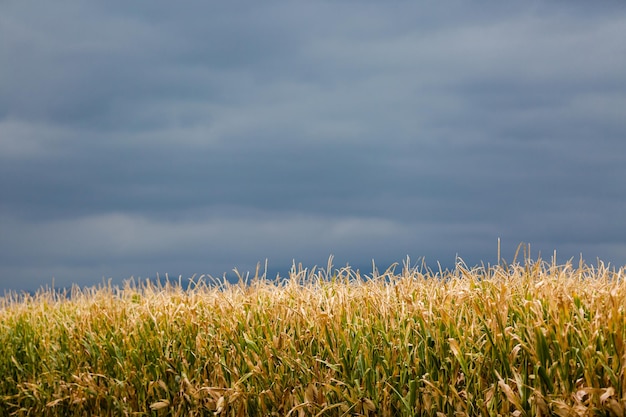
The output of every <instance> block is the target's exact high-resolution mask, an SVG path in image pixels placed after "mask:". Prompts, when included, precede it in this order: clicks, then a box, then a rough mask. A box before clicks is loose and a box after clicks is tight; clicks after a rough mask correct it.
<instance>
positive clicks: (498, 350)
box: [0, 256, 626, 417]
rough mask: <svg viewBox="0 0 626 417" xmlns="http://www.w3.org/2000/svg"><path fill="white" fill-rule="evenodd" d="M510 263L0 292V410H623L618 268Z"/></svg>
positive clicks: (623, 319)
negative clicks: (232, 281) (0, 377)
mask: <svg viewBox="0 0 626 417" xmlns="http://www.w3.org/2000/svg"><path fill="white" fill-rule="evenodd" d="M516 258H517V256H516ZM524 258H525V259H524V260H523V261H521V262H517V261H515V260H514V261H513V262H512V263H510V264H508V263H506V262H504V261H501V260H500V258H499V256H498V259H499V264H498V265H495V266H491V265H487V266H484V265H482V266H476V267H471V268H470V267H467V266H465V265H464V264H463V263H462V262H459V263H458V265H457V266H456V268H455V269H453V270H445V271H442V270H439V271H436V272H434V271H432V270H430V269H427V268H424V267H422V268H417V267H412V266H411V265H410V262H409V260H408V259H407V261H406V262H405V263H404V264H402V265H398V264H394V265H392V266H391V267H390V268H388V269H387V270H385V271H377V270H376V268H374V269H373V273H372V274H369V275H363V274H361V273H360V272H359V271H356V270H353V269H351V268H350V267H348V266H346V267H344V268H333V267H332V264H331V260H329V265H328V267H327V268H325V269H324V268H321V269H318V268H311V269H307V268H304V267H302V266H301V265H295V264H294V267H293V268H292V270H291V272H290V273H289V276H287V277H284V278H281V277H277V278H276V279H268V278H267V277H266V274H265V273H264V272H263V270H262V269H261V268H258V269H257V271H256V273H255V274H254V275H253V276H252V277H250V276H241V277H240V278H241V279H240V281H239V282H238V283H231V282H228V281H226V280H210V279H199V280H196V281H194V282H192V283H191V285H189V286H185V287H184V288H183V285H181V284H180V283H176V282H171V281H167V282H165V283H160V282H156V283H155V282H150V281H141V282H134V281H127V282H126V283H125V284H124V285H123V286H119V287H118V286H112V285H110V284H108V285H107V284H106V283H103V284H102V285H100V286H97V287H87V288H79V287H74V288H72V289H71V290H69V291H55V290H53V289H42V290H40V291H38V292H37V293H36V294H16V293H13V294H7V295H5V296H4V297H2V298H0V323H1V325H0V375H2V379H0V416H10V415H15V416H26V415H33V414H36V415H45V416H83V415H92V414H97V415H111V416H113V415H115V416H117V415H127V416H183V415H197V416H271V415H274V416H298V417H301V416H434V417H443V416H454V417H457V416H459V417H460V416H488V415H502V416H505V415H513V416H553V415H554V416H622V415H624V412H625V410H626V345H625V340H626V283H625V281H624V278H625V274H626V269H625V267H619V268H616V267H610V266H609V265H605V264H604V263H602V262H601V261H598V262H597V264H596V265H589V264H586V263H585V262H583V261H582V259H581V260H580V262H578V263H576V264H575V263H573V262H572V261H571V260H570V261H567V262H566V263H564V264H557V263H556V258H553V260H552V262H547V261H544V260H542V259H541V258H538V259H536V260H533V259H530V258H526V256H524Z"/></svg>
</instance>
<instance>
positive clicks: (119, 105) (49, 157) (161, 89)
mask: <svg viewBox="0 0 626 417" xmlns="http://www.w3.org/2000/svg"><path fill="white" fill-rule="evenodd" d="M624 39H626V3H624V2H622V1H604V2H584V1H567V2H566V1H550V2H548V1H545V2H544V1H527V2H499V1H485V2H481V3H480V4H478V3H476V2H466V1H449V2H435V1H401V0H397V1H367V0H364V1H348V0H346V1H342V0H339V1H322V0H319V1H317V0H316V1H273V0H268V1H251V0H234V1H228V2H222V1H189V2H184V3H176V4H173V3H172V2H168V1H164V0H154V1H150V2H127V1H118V0H111V1H106V2H79V1H67V0H59V1H55V2H32V1H12V0H8V1H3V2H1V3H0V63H1V64H0V293H1V292H2V291H33V290H36V289H38V288H40V287H42V286H48V285H51V284H52V283H54V285H55V287H64V286H71V285H73V284H76V285H79V286H92V285H98V284H101V283H103V282H105V281H106V280H109V279H110V280H111V281H112V282H113V283H114V284H117V283H121V282H123V281H124V280H126V279H128V278H130V277H134V278H135V279H145V278H153V277H156V275H157V274H159V276H165V274H167V275H168V276H169V277H170V278H171V277H179V276H180V277H181V278H182V279H183V280H186V279H188V278H189V277H192V276H194V275H195V276H196V277H198V276H200V275H203V274H206V275H210V276H213V277H222V276H224V274H231V272H232V270H233V269H234V268H236V269H237V270H238V271H240V272H245V271H254V269H255V266H256V265H257V264H258V263H261V265H262V266H263V268H264V264H265V262H266V260H267V264H268V271H269V273H268V274H271V275H272V276H270V278H273V276H274V275H275V274H280V275H281V276H284V275H286V274H287V273H288V271H289V269H290V267H291V266H292V265H293V263H294V262H295V263H296V264H297V263H301V264H302V265H303V267H306V268H312V267H313V266H316V265H317V266H321V267H324V268H325V267H326V265H327V262H328V259H329V256H331V255H333V256H334V260H333V263H334V265H335V267H342V266H345V265H348V264H349V265H351V266H352V267H354V268H355V269H359V270H360V271H361V272H362V273H364V274H368V273H371V272H372V262H373V261H374V262H375V265H376V267H377V268H379V269H381V270H384V269H386V268H387V267H389V266H390V265H392V264H393V263H395V262H399V263H400V265H402V263H403V262H406V259H407V257H409V258H410V262H411V263H413V264H415V265H421V264H425V265H426V266H427V267H429V268H432V269H434V270H437V269H438V268H439V265H441V266H442V267H443V268H454V266H455V265H456V263H457V262H460V261H461V260H462V261H463V262H465V263H466V264H467V265H468V266H473V265H478V264H481V263H485V264H488V263H489V264H494V263H497V262H498V259H497V254H498V252H497V248H498V239H500V242H501V256H502V257H503V258H504V259H505V260H507V261H509V262H510V261H511V260H512V258H513V254H514V252H515V250H516V249H517V247H518V245H519V244H520V243H522V242H524V243H525V244H530V249H531V254H530V255H531V257H534V258H536V257H537V256H539V254H541V257H542V258H543V259H546V260H549V259H550V258H551V256H552V255H553V253H554V251H556V253H557V257H558V258H557V261H559V262H561V261H562V262H566V261H567V260H568V259H570V258H573V259H574V261H575V262H576V263H577V262H578V259H579V258H580V257H581V256H582V257H583V258H584V260H585V261H587V262H588V263H590V264H595V263H597V261H598V259H599V260H601V261H603V262H605V263H609V264H610V265H615V266H617V267H619V266H622V265H624V264H626V216H625V215H624V213H626V181H624V179H625V178H626V42H624ZM229 276H231V275H229Z"/></svg>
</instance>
